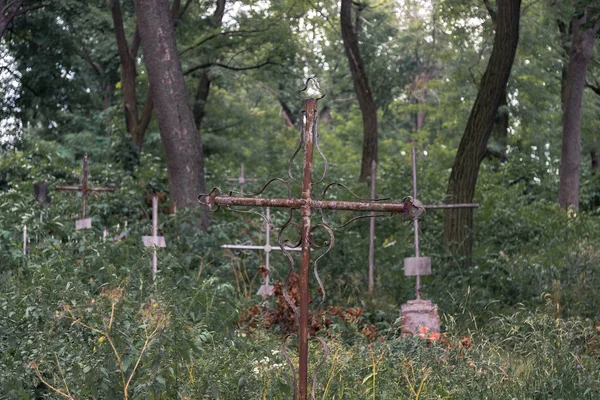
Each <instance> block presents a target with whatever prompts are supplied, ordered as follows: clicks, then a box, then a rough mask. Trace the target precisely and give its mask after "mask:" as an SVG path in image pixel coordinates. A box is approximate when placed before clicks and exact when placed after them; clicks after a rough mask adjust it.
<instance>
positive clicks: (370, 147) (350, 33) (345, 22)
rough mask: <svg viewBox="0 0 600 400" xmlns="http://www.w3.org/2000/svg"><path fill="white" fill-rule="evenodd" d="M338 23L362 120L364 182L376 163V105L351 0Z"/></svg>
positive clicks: (343, 1) (346, 3) (344, 3)
mask: <svg viewBox="0 0 600 400" xmlns="http://www.w3.org/2000/svg"><path fill="white" fill-rule="evenodd" d="M340 23H341V29H342V39H343V41H344V50H345V52H346V56H347V57H348V63H349V64H350V72H351V73H352V80H353V82H354V90H355V91H356V97H357V98H358V104H359V106H360V111H361V112H362V119H363V132H364V136H363V154H362V163H361V168H360V178H359V179H360V181H361V182H365V181H366V180H367V178H368V177H369V176H370V174H371V163H372V162H373V161H375V162H376V161H377V105H376V104H375V101H374V100H373V94H372V92H371V87H370V86H369V80H368V79H367V75H366V73H365V67H364V64H363V62H362V58H361V57H360V51H359V48H358V37H357V33H356V31H355V30H354V28H353V26H352V0H342V5H341V9H340Z"/></svg>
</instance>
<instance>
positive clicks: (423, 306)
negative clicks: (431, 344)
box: [400, 300, 440, 338]
mask: <svg viewBox="0 0 600 400" xmlns="http://www.w3.org/2000/svg"><path fill="white" fill-rule="evenodd" d="M400 310H401V311H400V313H401V321H402V336H407V335H412V336H420V337H423V338H436V337H439V333H440V317H439V316H438V308H437V305H436V304H433V303H432V302H431V301H430V300H409V301H408V302H407V303H406V304H403V305H402V306H400Z"/></svg>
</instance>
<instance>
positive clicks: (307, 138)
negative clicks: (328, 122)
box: [198, 79, 415, 400]
mask: <svg viewBox="0 0 600 400" xmlns="http://www.w3.org/2000/svg"><path fill="white" fill-rule="evenodd" d="M311 80H312V82H313V85H314V87H315V89H316V90H317V91H318V92H319V95H310V96H307V97H308V98H306V100H305V103H304V110H303V115H302V128H301V138H300V143H299V146H298V148H297V149H296V152H295V153H294V155H293V156H292V159H291V160H290V163H289V165H288V175H289V176H290V178H291V179H293V180H295V181H297V182H300V184H301V196H300V197H299V198H294V197H292V195H291V186H290V184H289V183H288V182H286V181H284V180H282V179H278V178H276V179H273V180H271V181H269V182H268V183H267V184H266V185H265V186H264V187H263V189H262V190H261V191H260V192H258V193H257V194H260V193H262V191H263V190H264V189H265V188H266V187H267V186H268V185H269V184H271V183H272V182H280V183H283V184H284V185H285V186H286V187H287V188H288V197H287V198H252V197H232V196H227V195H221V194H220V190H219V189H218V188H215V189H213V190H212V191H211V192H210V193H208V194H203V195H200V196H199V197H198V200H199V201H200V202H201V203H202V204H205V205H207V206H209V207H210V208H211V210H213V211H216V210H218V209H219V208H220V207H231V206H254V207H256V206H258V207H278V208H288V209H290V219H289V220H288V221H287V222H286V223H285V224H284V225H282V226H281V229H280V232H279V245H280V247H281V249H282V251H283V252H284V253H285V254H286V255H287V256H288V258H289V259H290V262H291V266H292V267H293V261H292V259H291V256H290V255H289V253H288V252H287V251H286V250H285V249H284V243H283V242H282V232H283V230H284V229H285V228H287V227H288V226H296V227H298V228H299V229H300V243H299V246H300V248H301V251H302V253H301V262H300V274H299V278H300V279H299V281H300V283H299V286H300V287H299V293H300V301H299V310H298V309H297V307H296V306H295V305H294V304H293V302H291V300H289V298H287V296H286V300H288V303H289V304H290V307H291V308H292V309H293V310H294V313H295V316H296V321H297V326H298V339H299V362H298V382H297V383H296V372H295V368H294V366H293V365H292V363H291V361H290V359H289V357H286V358H287V361H288V364H289V365H290V368H291V369H292V377H293V381H294V399H297V398H299V399H300V400H307V398H308V397H307V396H308V349H309V347H308V340H309V338H310V335H309V324H308V320H309V297H310V295H309V279H310V275H309V269H310V263H311V246H315V247H317V248H319V247H327V248H328V250H329V249H331V247H332V246H333V242H334V238H333V232H332V230H331V227H330V226H329V225H328V224H327V222H326V221H325V219H324V214H323V211H324V210H349V211H364V212H369V211H380V212H387V213H393V214H401V215H404V216H411V215H412V214H413V211H414V210H415V207H414V205H413V202H412V201H411V200H410V199H408V200H405V201H404V202H402V203H398V202H393V201H389V202H383V201H334V200H326V199H325V195H326V192H327V189H328V188H330V187H331V186H333V185H338V186H343V185H340V184H335V183H333V184H329V185H327V186H326V187H325V189H324V190H323V195H322V198H321V199H320V200H317V199H314V198H313V196H312V195H313V188H314V186H315V185H317V184H319V183H321V182H322V181H323V180H324V179H325V176H326V172H327V161H326V159H325V156H324V155H323V153H322V152H321V150H320V148H319V135H318V129H317V128H318V121H317V119H318V113H317V103H318V100H319V99H321V98H323V96H324V92H323V91H322V90H321V89H320V87H319V86H318V83H317V82H316V80H315V79H309V80H308V81H307V84H306V86H305V88H304V90H303V91H301V92H305V93H309V91H308V90H307V89H308V86H309V82H310V81H311ZM302 147H303V149H304V157H303V165H302V171H303V173H302V178H301V180H297V179H295V178H294V177H293V175H292V172H291V171H292V163H293V161H294V158H295V157H296V155H297V154H298V153H299V152H300V150H301V149H302ZM315 147H316V149H317V151H318V152H319V154H321V157H322V158H323V161H324V166H325V167H324V169H325V171H324V173H323V176H322V178H321V179H320V180H318V181H317V182H313V179H312V173H313V168H312V163H313V153H314V148H315ZM294 210H299V211H300V214H301V223H300V224H295V223H292V222H291V218H292V215H293V212H294ZM315 211H316V212H320V213H321V216H322V222H321V223H319V224H316V225H314V226H312V225H311V215H312V213H313V212H315ZM317 228H322V229H324V230H325V231H327V232H328V233H329V236H330V240H329V241H326V242H325V244H323V245H317V244H316V243H315V241H314V240H313V232H314V230H315V229H317ZM292 247H295V246H292ZM323 256H324V254H323V255H321V256H319V257H318V258H317V259H316V260H315V261H314V270H315V278H316V280H317V282H318V283H319V287H320V289H321V291H322V293H323V297H322V300H321V302H323V300H324V296H325V292H324V287H323V285H322V283H321V280H320V278H319V276H318V273H317V262H318V261H319V259H320V258H322V257H323ZM284 295H285V294H284ZM313 316H314V315H313ZM314 339H316V340H318V341H319V342H320V343H321V345H322V346H323V348H324V354H326V347H325V342H324V341H323V340H322V339H321V338H319V337H314ZM284 350H285V347H284ZM317 372H318V367H317V369H316V370H315V372H314V374H313V385H312V393H311V394H312V398H313V399H314V398H315V386H316V374H317Z"/></svg>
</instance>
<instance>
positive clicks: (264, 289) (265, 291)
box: [221, 207, 302, 296]
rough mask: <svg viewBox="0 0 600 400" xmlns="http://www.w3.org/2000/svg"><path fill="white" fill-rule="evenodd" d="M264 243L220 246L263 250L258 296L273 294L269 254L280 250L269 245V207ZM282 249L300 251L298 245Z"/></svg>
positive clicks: (223, 246) (268, 209)
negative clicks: (263, 268) (262, 272)
mask: <svg viewBox="0 0 600 400" xmlns="http://www.w3.org/2000/svg"><path fill="white" fill-rule="evenodd" d="M266 217H267V218H266V219H267V221H266V223H265V230H266V243H265V244H264V245H263V246H256V245H250V244H224V245H222V246H221V248H223V249H239V250H262V251H264V252H265V268H266V269H267V273H266V274H265V276H264V279H263V284H262V285H261V287H260V288H259V289H258V292H256V294H257V295H258V296H272V295H273V285H271V263H270V255H271V252H272V251H278V250H281V248H280V247H274V246H271V226H272V224H271V209H270V208H269V207H267V210H266ZM284 251H302V249H301V248H299V247H289V246H285V247H284Z"/></svg>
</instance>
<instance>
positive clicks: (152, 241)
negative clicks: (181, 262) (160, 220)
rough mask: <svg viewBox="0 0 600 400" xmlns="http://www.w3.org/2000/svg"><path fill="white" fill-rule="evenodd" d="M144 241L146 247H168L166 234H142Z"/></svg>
mask: <svg viewBox="0 0 600 400" xmlns="http://www.w3.org/2000/svg"><path fill="white" fill-rule="evenodd" d="M142 241H143V242H144V246H146V247H152V246H156V247H167V243H166V242H165V237H164V236H142Z"/></svg>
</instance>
